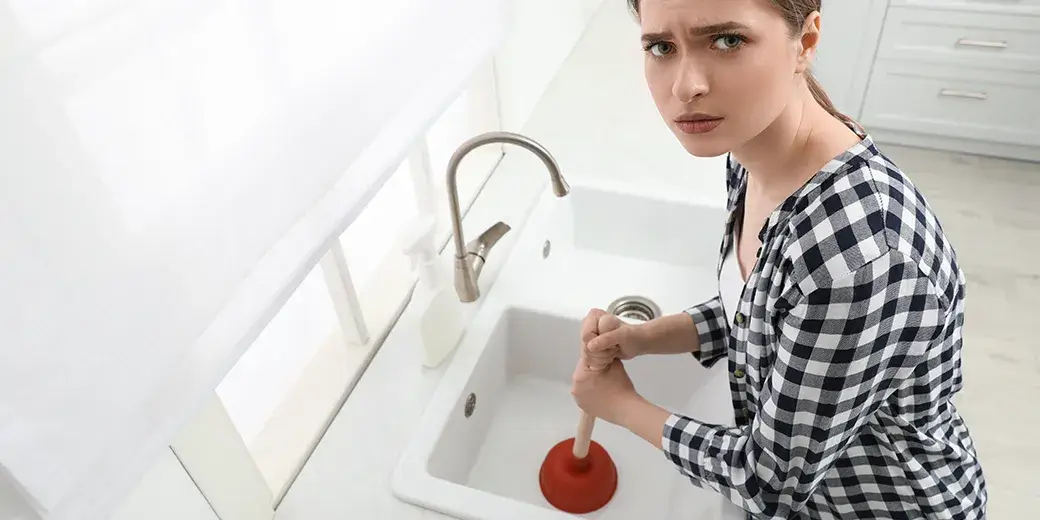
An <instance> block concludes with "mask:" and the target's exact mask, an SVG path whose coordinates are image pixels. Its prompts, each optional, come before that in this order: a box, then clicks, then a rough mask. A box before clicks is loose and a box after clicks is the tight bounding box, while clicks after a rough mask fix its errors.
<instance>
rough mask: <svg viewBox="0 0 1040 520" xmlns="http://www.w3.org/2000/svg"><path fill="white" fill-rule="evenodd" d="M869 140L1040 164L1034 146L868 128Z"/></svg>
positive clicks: (1037, 148) (1038, 149)
mask: <svg viewBox="0 0 1040 520" xmlns="http://www.w3.org/2000/svg"><path fill="white" fill-rule="evenodd" d="M867 130H868V131H869V132H870V136H871V138H872V139H873V140H874V142H876V143H878V144H894V145H902V146H916V147H919V148H930V149H933V150H944V151H949V152H956V153H968V154H974V155H984V156H987V157H997V158H1001V159H1012V160H1018V161H1028V162H1037V163H1040V143H1037V145H1036V146H1022V145H1015V144H1007V143H997V142H990V141H979V140H974V139H962V138H958V137H945V136H937V135H930V134H919V133H916V132H904V131H901V130H888V129H877V128H868V129H867Z"/></svg>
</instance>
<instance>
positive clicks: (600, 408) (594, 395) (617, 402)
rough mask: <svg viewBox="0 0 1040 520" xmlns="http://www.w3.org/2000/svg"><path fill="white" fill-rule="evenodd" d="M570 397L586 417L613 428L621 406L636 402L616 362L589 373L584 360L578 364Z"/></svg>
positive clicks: (637, 395) (622, 408) (619, 418)
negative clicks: (610, 425) (590, 416)
mask: <svg viewBox="0 0 1040 520" xmlns="http://www.w3.org/2000/svg"><path fill="white" fill-rule="evenodd" d="M571 395H573V396H574V402H575V403H577V404H578V407H579V408H581V409H582V410H584V411H585V412H587V413H588V414H589V415H592V416H594V417H596V418H598V419H603V420H604V421H607V422H610V423H613V424H619V423H620V421H621V412H622V410H624V409H625V406H623V405H624V404H626V403H627V402H630V401H632V400H633V399H638V398H639V394H638V393H636V389H635V386H633V385H632V380H631V379H629V377H628V373H627V372H626V371H625V365H624V364H623V363H622V362H621V361H619V360H615V361H614V362H613V363H611V364H610V366H609V367H608V368H607V369H606V370H601V371H591V370H589V367H588V366H587V365H586V364H585V363H584V360H579V361H578V366H577V367H575V369H574V376H573V381H572V385H571Z"/></svg>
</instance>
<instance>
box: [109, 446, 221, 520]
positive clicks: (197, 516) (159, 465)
mask: <svg viewBox="0 0 1040 520" xmlns="http://www.w3.org/2000/svg"><path fill="white" fill-rule="evenodd" d="M111 520H218V518H217V515H216V514H215V513H214V512H213V510H212V509H210V507H209V504H208V503H207V502H206V499H205V498H203V496H202V493H201V492H200V491H199V489H198V488H197V487H195V483H194V482H192V480H191V477H189V476H188V473H187V472H186V471H184V467H182V466H181V463H180V461H178V460H177V457H176V456H175V455H174V454H173V452H172V451H170V450H165V451H163V453H162V455H161V456H160V457H159V459H158V460H157V461H156V462H155V464H154V465H153V466H152V469H150V470H149V471H148V473H146V474H145V476H144V478H142V479H141V482H140V483H138V484H137V488H135V489H134V491H133V492H131V493H130V495H129V496H127V497H126V499H125V500H123V503H122V505H121V506H120V507H119V509H118V510H117V511H116V514H115V515H113V516H112V517H111Z"/></svg>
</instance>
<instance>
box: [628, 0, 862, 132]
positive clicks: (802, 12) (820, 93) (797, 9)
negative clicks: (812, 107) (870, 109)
mask: <svg viewBox="0 0 1040 520" xmlns="http://www.w3.org/2000/svg"><path fill="white" fill-rule="evenodd" d="M770 2H772V3H773V6H774V7H776V8H777V10H779V11H780V15H781V16H782V17H783V18H784V21H786V22H787V27H788V28H790V29H791V34H797V33H799V32H800V31H801V30H802V25H803V24H805V19H806V18H808V17H809V15H810V14H812V13H813V12H814V11H822V9H823V0H770ZM628 7H629V8H630V9H632V12H633V13H635V15H636V16H637V17H638V16H639V0H628ZM805 83H806V84H807V85H808V86H809V92H812V95H813V99H815V100H816V102H817V103H819V104H820V106H822V107H823V108H824V110H826V111H827V112H828V113H829V114H830V115H832V116H834V117H835V118H837V119H838V120H840V121H841V122H843V123H845V124H846V125H849V124H851V125H855V126H857V127H858V126H859V124H858V123H856V122H855V121H853V120H852V118H850V117H849V116H847V115H845V114H843V113H842V112H841V111H840V110H838V108H837V107H835V106H834V103H833V102H832V101H831V98H830V96H828V95H827V92H826V91H825V90H824V89H823V85H820V82H819V80H817V79H816V76H814V75H813V73H812V71H807V72H806V74H805Z"/></svg>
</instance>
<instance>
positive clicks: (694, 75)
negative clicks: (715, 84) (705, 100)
mask: <svg viewBox="0 0 1040 520" xmlns="http://www.w3.org/2000/svg"><path fill="white" fill-rule="evenodd" d="M707 93H708V80H707V77H706V75H705V74H704V72H703V71H702V70H700V68H699V67H697V66H696V65H695V64H693V63H690V62H688V61H686V60H683V62H682V63H680V64H679V68H678V70H676V77H675V82H674V83H673V84H672V95H673V96H675V97H676V99H678V100H679V101H681V102H683V103H689V102H690V101H693V100H694V99H695V98H697V97H699V96H703V95H704V94H707Z"/></svg>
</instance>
